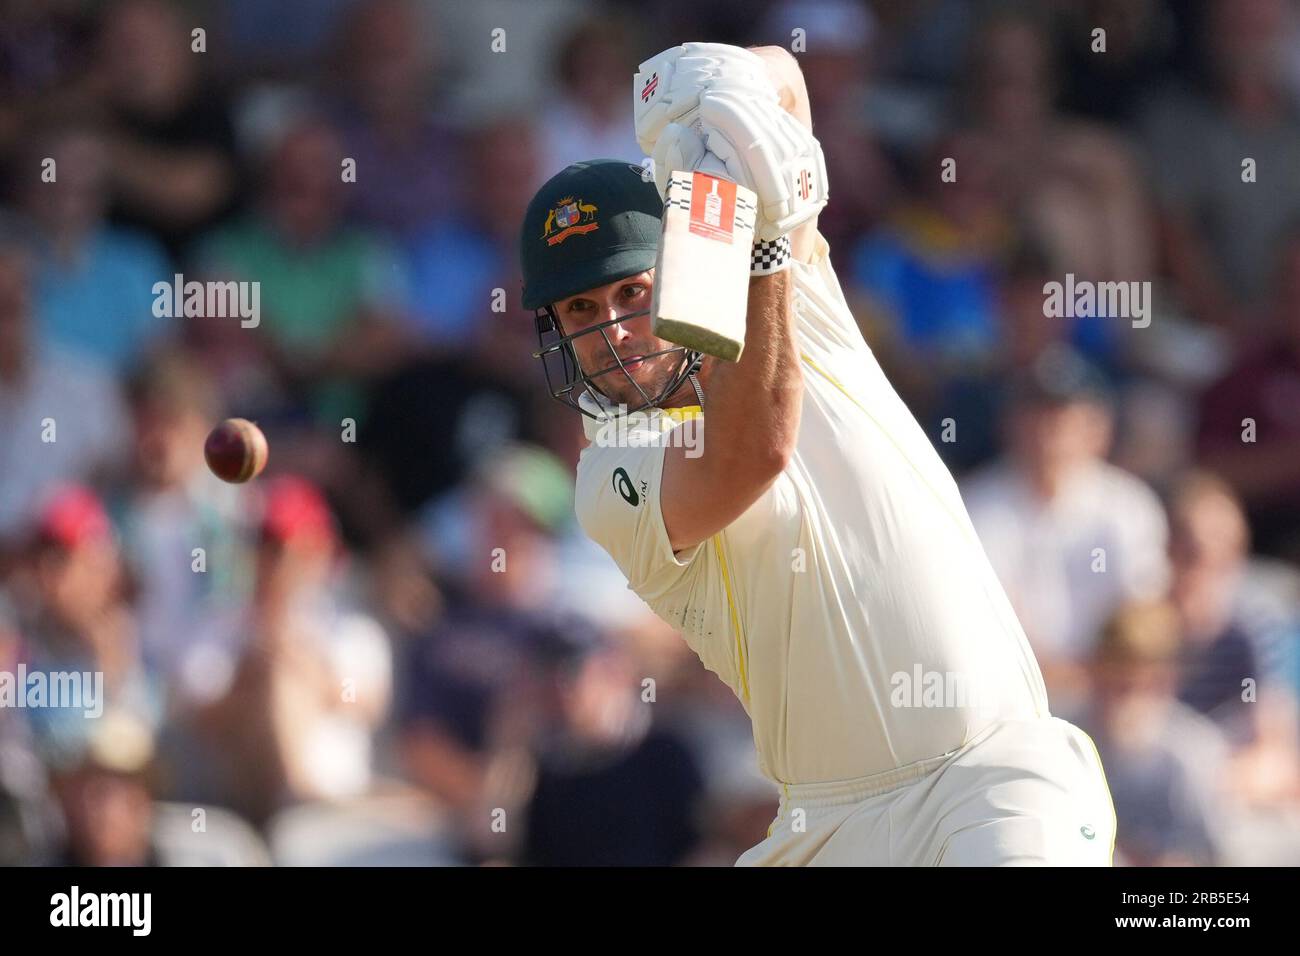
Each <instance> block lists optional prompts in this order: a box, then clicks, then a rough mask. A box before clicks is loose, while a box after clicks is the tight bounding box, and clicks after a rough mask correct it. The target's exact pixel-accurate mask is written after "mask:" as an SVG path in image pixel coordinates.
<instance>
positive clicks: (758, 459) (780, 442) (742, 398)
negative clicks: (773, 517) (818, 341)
mask: <svg viewBox="0 0 1300 956" xmlns="http://www.w3.org/2000/svg"><path fill="white" fill-rule="evenodd" d="M793 306H794V302H793V278H792V276H791V274H790V271H789V270H785V271H783V272H778V273H776V274H774V275H770V276H759V277H755V278H752V279H750V281H749V306H748V310H747V313H746V331H745V350H744V352H743V353H741V356H740V361H738V362H735V363H727V362H719V363H717V366H716V367H715V369H714V371H713V375H712V377H711V378H712V380H711V382H710V385H711V388H710V390H709V404H708V418H707V421H708V438H707V439H706V447H705V456H706V457H707V456H709V455H714V456H715V461H716V462H717V463H718V464H720V465H722V466H724V467H731V466H733V465H739V466H741V467H744V468H746V470H748V469H749V468H753V467H763V466H766V467H767V468H769V469H771V470H772V476H773V477H775V474H776V472H779V471H780V470H781V469H782V468H784V467H785V464H786V463H787V462H788V461H789V458H790V455H791V454H793V453H794V446H795V441H796V439H797V438H798V435H799V414H800V410H801V408H802V401H803V376H802V372H801V370H800V365H799V348H798V343H797V342H796V339H795V331H794V307H793Z"/></svg>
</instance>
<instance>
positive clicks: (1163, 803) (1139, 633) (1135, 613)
mask: <svg viewBox="0 0 1300 956" xmlns="http://www.w3.org/2000/svg"><path fill="white" fill-rule="evenodd" d="M1177 629H1178V620H1177V615H1176V614H1175V612H1174V611H1173V609H1172V608H1170V607H1169V606H1167V605H1165V604H1134V605H1126V606H1123V607H1121V608H1120V609H1119V610H1117V611H1116V613H1115V614H1114V616H1113V617H1112V618H1111V619H1110V620H1109V621H1108V622H1107V623H1106V625H1105V627H1104V628H1103V629H1102V631H1101V634H1100V637H1099V639H1098V641H1097V643H1096V645H1095V647H1094V648H1093V649H1092V652H1091V655H1090V662H1089V671H1090V675H1091V680H1092V686H1093V698H1092V700H1091V702H1090V704H1089V707H1088V709H1087V711H1086V712H1085V713H1084V714H1082V715H1079V716H1078V717H1077V718H1076V719H1077V720H1078V722H1079V724H1080V726H1082V727H1083V728H1084V729H1086V730H1087V731H1088V733H1089V734H1091V735H1092V737H1093V739H1094V741H1095V742H1096V744H1097V751H1098V753H1099V754H1100V756H1101V762H1102V766H1104V767H1105V768H1106V780H1107V781H1108V783H1109V784H1110V792H1111V798H1112V800H1113V801H1114V803H1115V813H1116V816H1117V817H1118V818H1119V829H1118V833H1117V836H1116V846H1115V849H1116V862H1117V863H1119V862H1123V863H1125V864H1127V865H1129V866H1179V865H1182V866H1187V865H1193V866H1212V865H1214V864H1216V863H1219V862H1221V860H1220V854H1221V852H1222V844H1223V841H1224V835H1225V831H1226V830H1227V829H1229V828H1230V826H1231V823H1232V820H1231V819H1230V816H1229V808H1230V807H1231V802H1230V799H1229V798H1228V797H1227V795H1226V794H1225V793H1224V791H1223V786H1224V784H1225V782H1226V779H1227V773H1228V764H1227V756H1228V754H1227V746H1226V743H1225V742H1224V740H1223V739H1222V737H1221V736H1220V735H1219V732H1218V731H1217V730H1216V729H1215V727H1214V725H1213V724H1212V723H1210V722H1209V721H1208V720H1206V719H1205V718H1203V717H1201V716H1200V715H1198V714H1197V713H1196V712H1195V711H1192V710H1191V709H1189V708H1188V707H1186V706H1184V705H1183V704H1181V703H1179V702H1178V700H1177V699H1176V697H1175V695H1174V686H1175V680H1176V676H1175V674H1176V671H1175V659H1176V657H1177V654H1178V636H1177Z"/></svg>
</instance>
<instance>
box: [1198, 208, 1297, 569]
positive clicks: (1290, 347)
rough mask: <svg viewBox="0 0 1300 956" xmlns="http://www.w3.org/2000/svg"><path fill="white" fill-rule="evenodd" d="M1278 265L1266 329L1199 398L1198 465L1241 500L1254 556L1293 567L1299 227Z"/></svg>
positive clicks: (1289, 238) (1277, 255) (1294, 229)
mask: <svg viewBox="0 0 1300 956" xmlns="http://www.w3.org/2000/svg"><path fill="white" fill-rule="evenodd" d="M1271 258H1272V259H1273V260H1274V261H1275V262H1277V263H1278V268H1277V272H1276V282H1277V286H1276V292H1275V294H1274V298H1273V303H1272V309H1271V318H1272V325H1271V327H1270V328H1269V329H1268V330H1266V333H1265V334H1264V335H1263V336H1262V339H1263V340H1262V341H1261V342H1259V343H1258V344H1252V345H1250V346H1249V347H1248V348H1247V350H1246V351H1245V352H1244V354H1242V355H1241V357H1240V358H1238V359H1237V361H1236V362H1235V363H1234V364H1233V366H1232V368H1230V369H1229V371H1228V372H1227V374H1226V375H1224V377H1223V378H1222V379H1220V380H1219V381H1218V382H1217V383H1215V384H1214V385H1213V386H1211V387H1210V388H1209V389H1208V390H1207V391H1206V392H1205V394H1204V395H1203V396H1202V398H1201V406H1200V411H1201V422H1200V434H1199V451H1200V459H1201V461H1202V462H1204V463H1205V464H1206V465H1207V466H1208V467H1210V468H1211V469H1213V470H1214V471H1216V472H1218V473H1219V474H1221V475H1223V477H1224V478H1226V479H1227V480H1228V481H1229V482H1231V483H1232V486H1233V487H1234V488H1235V489H1236V490H1237V492H1238V493H1239V494H1240V495H1241V497H1242V499H1243V500H1244V502H1245V504H1246V508H1247V511H1248V513H1249V515H1250V523H1251V531H1252V534H1253V537H1254V539H1255V544H1256V547H1258V548H1259V549H1260V550H1261V551H1263V552H1265V553H1267V554H1271V555H1275V556H1278V557H1282V558H1285V559H1287V560H1289V561H1291V562H1293V563H1294V562H1300V413H1297V409H1300V219H1297V220H1296V221H1295V223H1293V224H1292V226H1291V227H1290V229H1289V231H1288V232H1287V234H1286V239H1285V241H1284V242H1283V244H1282V245H1281V246H1280V247H1279V249H1278V250H1277V253H1275V254H1273V255H1271Z"/></svg>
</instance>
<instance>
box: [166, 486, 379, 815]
mask: <svg viewBox="0 0 1300 956" xmlns="http://www.w3.org/2000/svg"><path fill="white" fill-rule="evenodd" d="M264 494H265V503H264V508H263V512H262V516H261V521H260V527H259V538H258V546H257V554H256V558H255V565H254V575H255V580H256V585H255V589H254V592H253V595H252V599H251V601H250V603H249V604H248V605H247V606H246V607H240V608H237V609H236V610H234V611H233V612H230V613H227V614H224V615H214V616H213V617H212V618H211V619H210V620H209V621H208V622H206V623H205V624H204V625H203V626H202V627H201V628H200V634H199V635H198V636H197V637H196V638H195V639H194V641H193V643H192V645H191V647H190V650H189V653H188V655H187V657H186V659H185V660H184V661H183V662H182V664H181V673H180V683H179V686H178V688H177V690H178V692H179V694H180V695H181V698H182V704H183V706H184V708H185V712H186V714H187V716H188V718H189V724H190V727H191V728H192V733H193V735H194V739H193V741H192V743H193V745H194V746H196V748H197V747H206V748H208V749H209V750H210V756H209V757H208V760H206V761H205V760H203V759H201V758H200V757H199V756H198V755H197V754H191V755H189V757H188V759H187V760H186V761H185V763H184V765H183V766H178V767H176V768H175V770H176V771H177V772H178V773H179V772H184V773H189V774H192V775H194V778H193V779H191V780H189V781H187V782H186V785H187V786H188V787H189V788H190V792H186V791H185V790H184V789H182V795H184V796H189V797H191V798H197V799H205V798H206V799H212V800H214V801H216V802H220V803H225V804H226V805H229V806H233V807H234V808H236V809H238V810H239V811H240V812H242V813H243V814H244V815H246V816H247V817H248V818H249V819H250V820H252V821H253V822H254V823H257V824H262V823H264V822H265V821H266V820H267V819H268V818H269V817H270V815H271V814H272V813H274V812H275V811H277V810H279V809H281V808H282V807H284V806H286V805H288V804H291V803H294V802H298V801H303V800H313V799H330V800H345V799H349V798H352V797H357V796H360V795H362V794H364V793H366V791H367V790H368V788H369V787H370V785H371V775H372V770H373V754H372V737H373V734H374V732H375V729H376V727H377V726H378V725H379V723H380V722H381V721H382V719H383V717H384V714H385V712H386V711H387V708H388V702H389V696H390V687H391V682H392V661H391V655H392V652H391V649H390V647H389V644H388V638H387V635H385V633H384V631H383V630H382V628H380V627H379V625H378V624H377V623H376V622H375V621H374V620H373V619H371V618H370V617H369V616H368V615H366V614H365V613H363V612H361V611H359V610H356V609H354V608H353V607H351V606H349V601H348V600H347V599H346V598H344V597H342V596H340V593H339V592H340V585H341V583H342V582H341V580H340V571H341V568H340V567H339V566H338V564H339V558H340V557H341V553H340V548H339V542H338V539H337V534H336V532H335V529H334V523H333V519H332V517H331V515H330V512H329V508H328V506H327V505H326V503H325V500H324V499H323V497H322V496H321V495H320V493H319V491H317V490H316V489H315V488H314V487H313V486H312V485H310V484H308V483H307V482H305V481H303V480H302V479H300V478H296V477H291V476H281V477H278V478H275V479H273V480H272V481H270V482H269V483H268V484H267V485H266V487H265V490H264ZM209 762H210V763H209ZM204 771H206V772H207V773H209V774H212V775H213V777H214V779H206V778H205V777H204V776H202V774H203V773H204Z"/></svg>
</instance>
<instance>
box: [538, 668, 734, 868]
mask: <svg viewBox="0 0 1300 956" xmlns="http://www.w3.org/2000/svg"><path fill="white" fill-rule="evenodd" d="M640 690H641V684H640V675H639V674H638V673H637V672H636V669H635V664H634V661H633V659H632V658H631V657H630V656H629V655H628V654H627V653H626V652H625V651H623V650H621V649H619V648H617V647H615V646H612V645H604V644H602V643H599V642H598V643H597V644H595V645H594V646H589V647H576V648H574V653H573V655H572V658H571V659H570V660H568V661H567V662H565V664H563V665H561V666H560V667H559V687H558V697H559V701H558V705H559V706H558V710H559V714H558V720H557V722H556V726H554V727H553V728H549V729H548V732H547V733H546V734H545V736H544V737H543V740H542V743H541V746H540V748H539V753H538V756H537V762H538V769H537V779H536V784H535V786H534V788H533V791H532V795H531V799H530V800H529V802H528V808H527V823H526V828H527V837H526V839H525V841H524V847H523V854H522V856H523V860H524V862H526V863H528V864H531V865H536V866H595V865H601V866H611V865H614V866H619V865H622V866H670V865H672V864H675V863H680V862H682V861H683V859H684V858H685V857H686V855H687V854H688V853H689V852H690V851H691V850H692V849H693V848H694V847H695V844H696V841H697V840H698V832H697V829H696V812H697V809H698V803H699V800H700V797H701V794H702V790H703V781H702V780H701V778H700V772H699V769H698V767H697V765H696V763H695V758H694V757H693V756H692V754H691V752H690V750H689V749H688V747H687V746H686V744H685V743H684V742H683V741H682V740H680V739H679V738H678V736H677V735H676V734H675V733H673V732H672V731H669V730H667V729H665V728H664V727H661V726H656V725H655V723H654V721H653V718H652V716H651V714H652V711H653V709H654V705H653V704H652V703H651V702H648V701H646V700H644V699H643V698H642V697H640V696H639V691H640ZM733 862H734V861H733Z"/></svg>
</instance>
